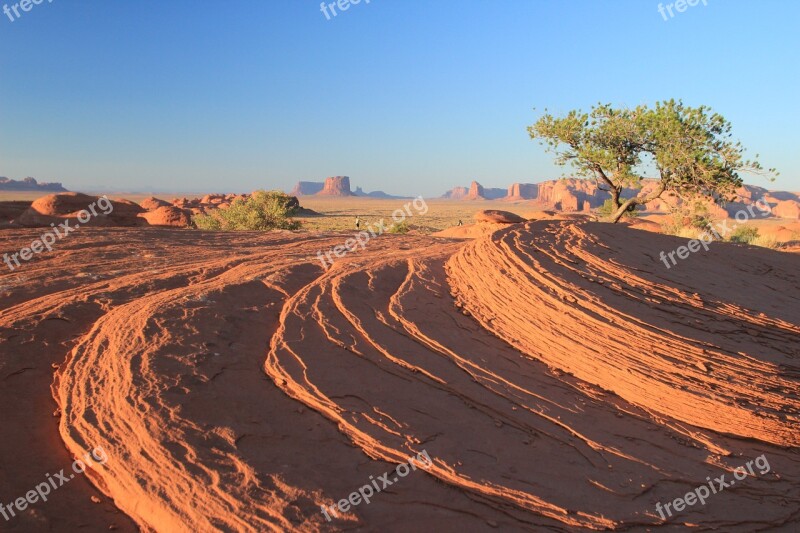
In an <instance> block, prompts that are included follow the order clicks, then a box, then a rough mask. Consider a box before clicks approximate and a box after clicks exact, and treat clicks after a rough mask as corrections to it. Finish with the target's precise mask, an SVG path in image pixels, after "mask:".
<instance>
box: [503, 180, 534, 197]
mask: <svg viewBox="0 0 800 533" xmlns="http://www.w3.org/2000/svg"><path fill="white" fill-rule="evenodd" d="M538 195H539V186H538V185H536V184H535V183H515V184H513V185H511V186H510V187H509V188H508V193H507V194H506V200H533V199H535V198H536V197H537V196H538Z"/></svg>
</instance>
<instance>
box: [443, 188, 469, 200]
mask: <svg viewBox="0 0 800 533" xmlns="http://www.w3.org/2000/svg"><path fill="white" fill-rule="evenodd" d="M468 194H469V189H468V188H466V187H453V188H452V189H450V190H449V191H447V192H446V193H444V194H443V195H442V198H447V199H449V200H461V199H463V198H466V196H467V195H468Z"/></svg>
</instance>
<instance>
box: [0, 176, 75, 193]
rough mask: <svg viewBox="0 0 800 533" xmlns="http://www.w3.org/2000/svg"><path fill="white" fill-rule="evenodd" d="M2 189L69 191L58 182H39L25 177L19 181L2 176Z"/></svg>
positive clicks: (0, 186)
mask: <svg viewBox="0 0 800 533" xmlns="http://www.w3.org/2000/svg"><path fill="white" fill-rule="evenodd" d="M0 191H52V192H67V189H65V188H64V186H63V185H61V184H60V183H58V182H53V183H39V182H37V181H36V180H35V179H33V178H25V179H24V180H21V181H17V180H12V179H9V178H6V177H0Z"/></svg>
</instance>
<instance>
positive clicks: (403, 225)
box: [387, 220, 411, 233]
mask: <svg viewBox="0 0 800 533" xmlns="http://www.w3.org/2000/svg"><path fill="white" fill-rule="evenodd" d="M409 229H411V228H409V227H408V222H406V221H405V220H404V221H402V222H397V223H395V224H392V225H391V226H390V227H389V229H388V230H387V233H408V231H409Z"/></svg>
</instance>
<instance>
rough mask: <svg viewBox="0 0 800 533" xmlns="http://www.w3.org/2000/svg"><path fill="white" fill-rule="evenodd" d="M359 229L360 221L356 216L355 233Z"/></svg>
mask: <svg viewBox="0 0 800 533" xmlns="http://www.w3.org/2000/svg"><path fill="white" fill-rule="evenodd" d="M360 229H361V219H360V218H358V215H356V231H358V230H360Z"/></svg>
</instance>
